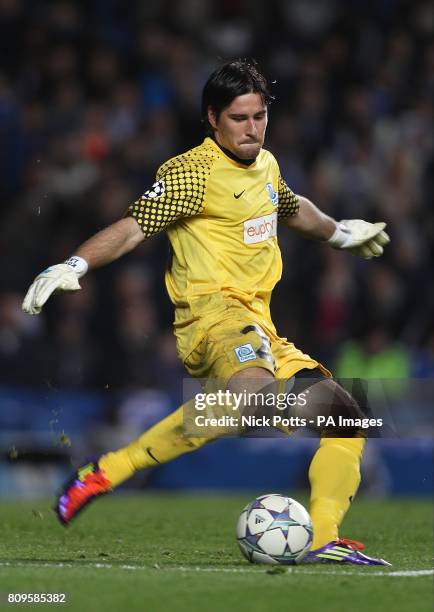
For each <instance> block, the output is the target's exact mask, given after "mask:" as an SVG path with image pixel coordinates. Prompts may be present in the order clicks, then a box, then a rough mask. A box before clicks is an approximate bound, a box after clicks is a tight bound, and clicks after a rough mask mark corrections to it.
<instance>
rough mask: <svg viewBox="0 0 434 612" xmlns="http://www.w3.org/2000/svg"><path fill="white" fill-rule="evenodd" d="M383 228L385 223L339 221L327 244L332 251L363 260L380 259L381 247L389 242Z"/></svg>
mask: <svg viewBox="0 0 434 612" xmlns="http://www.w3.org/2000/svg"><path fill="white" fill-rule="evenodd" d="M385 227H386V224H385V223H368V221H362V220H361V219H349V220H344V221H340V222H339V223H338V224H337V226H336V230H335V232H334V234H333V235H332V236H331V238H329V239H328V240H327V242H328V244H330V245H331V246H332V247H333V248H334V249H343V250H345V251H350V253H353V254H354V255H359V256H360V257H363V258H364V259H371V258H372V257H380V255H382V254H383V247H384V246H386V244H388V243H389V242H390V238H389V236H388V235H387V234H386V232H385V231H384V228H385Z"/></svg>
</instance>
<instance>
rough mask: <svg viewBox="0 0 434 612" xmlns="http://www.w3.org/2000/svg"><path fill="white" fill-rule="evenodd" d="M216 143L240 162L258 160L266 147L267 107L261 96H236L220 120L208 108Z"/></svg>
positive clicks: (249, 94)
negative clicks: (261, 151) (262, 148)
mask: <svg viewBox="0 0 434 612" xmlns="http://www.w3.org/2000/svg"><path fill="white" fill-rule="evenodd" d="M208 121H209V122H210V124H211V126H212V127H213V129H214V137H215V139H216V141H217V142H218V143H219V145H221V146H222V147H224V148H225V149H228V150H229V151H230V152H231V153H233V154H234V155H236V156H237V157H239V158H240V159H255V158H256V157H257V155H258V154H259V151H260V150H261V147H262V145H263V144H264V137H265V130H266V127H267V122H268V115H267V107H266V105H265V104H264V101H263V100H262V96H261V95H260V94H259V93H247V94H244V95H242V96H237V97H236V98H234V100H232V102H231V104H230V105H229V106H227V107H226V108H225V109H223V110H222V112H221V113H220V116H219V118H218V119H216V117H215V114H214V113H213V112H212V110H211V109H210V108H209V109H208Z"/></svg>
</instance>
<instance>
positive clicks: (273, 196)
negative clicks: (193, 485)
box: [265, 183, 279, 206]
mask: <svg viewBox="0 0 434 612" xmlns="http://www.w3.org/2000/svg"><path fill="white" fill-rule="evenodd" d="M265 189H266V190H267V191H268V197H269V198H270V200H271V203H272V205H273V206H277V205H278V203H279V194H278V193H277V191H274V189H273V185H272V184H271V183H267V184H266V185H265Z"/></svg>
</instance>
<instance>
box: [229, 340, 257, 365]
mask: <svg viewBox="0 0 434 612" xmlns="http://www.w3.org/2000/svg"><path fill="white" fill-rule="evenodd" d="M234 351H235V355H236V356H237V359H238V361H240V362H241V363H244V362H245V361H250V360H251V359H256V353H255V351H254V350H253V346H252V345H251V344H250V343H249V344H242V345H241V346H237V348H235V349H234Z"/></svg>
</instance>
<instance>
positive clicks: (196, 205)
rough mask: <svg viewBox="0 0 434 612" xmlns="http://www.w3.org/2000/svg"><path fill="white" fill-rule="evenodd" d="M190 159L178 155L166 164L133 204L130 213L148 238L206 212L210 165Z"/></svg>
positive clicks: (128, 213)
mask: <svg viewBox="0 0 434 612" xmlns="http://www.w3.org/2000/svg"><path fill="white" fill-rule="evenodd" d="M189 161H190V162H191V161H192V160H189V159H188V158H187V159H183V158H175V159H173V160H169V161H168V162H166V163H165V164H163V166H161V168H160V169H159V171H158V173H157V177H156V179H157V180H156V182H155V183H154V184H153V185H152V187H151V188H150V189H148V191H145V193H144V194H143V195H142V196H141V197H140V198H139V199H138V200H136V202H134V204H132V205H131V206H130V207H129V209H128V211H127V213H126V214H127V215H129V216H131V217H134V219H136V221H137V222H138V224H139V225H140V227H141V229H142V231H143V234H144V235H145V237H146V238H149V237H150V236H153V235H154V234H158V233H159V232H161V231H163V230H164V229H166V228H167V226H168V225H170V224H172V223H174V222H175V221H177V220H178V219H181V218H185V217H192V216H194V215H197V214H199V213H201V212H202V211H203V209H204V199H205V190H206V182H207V179H208V176H209V167H208V164H206V163H202V164H192V163H188V162H189Z"/></svg>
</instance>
